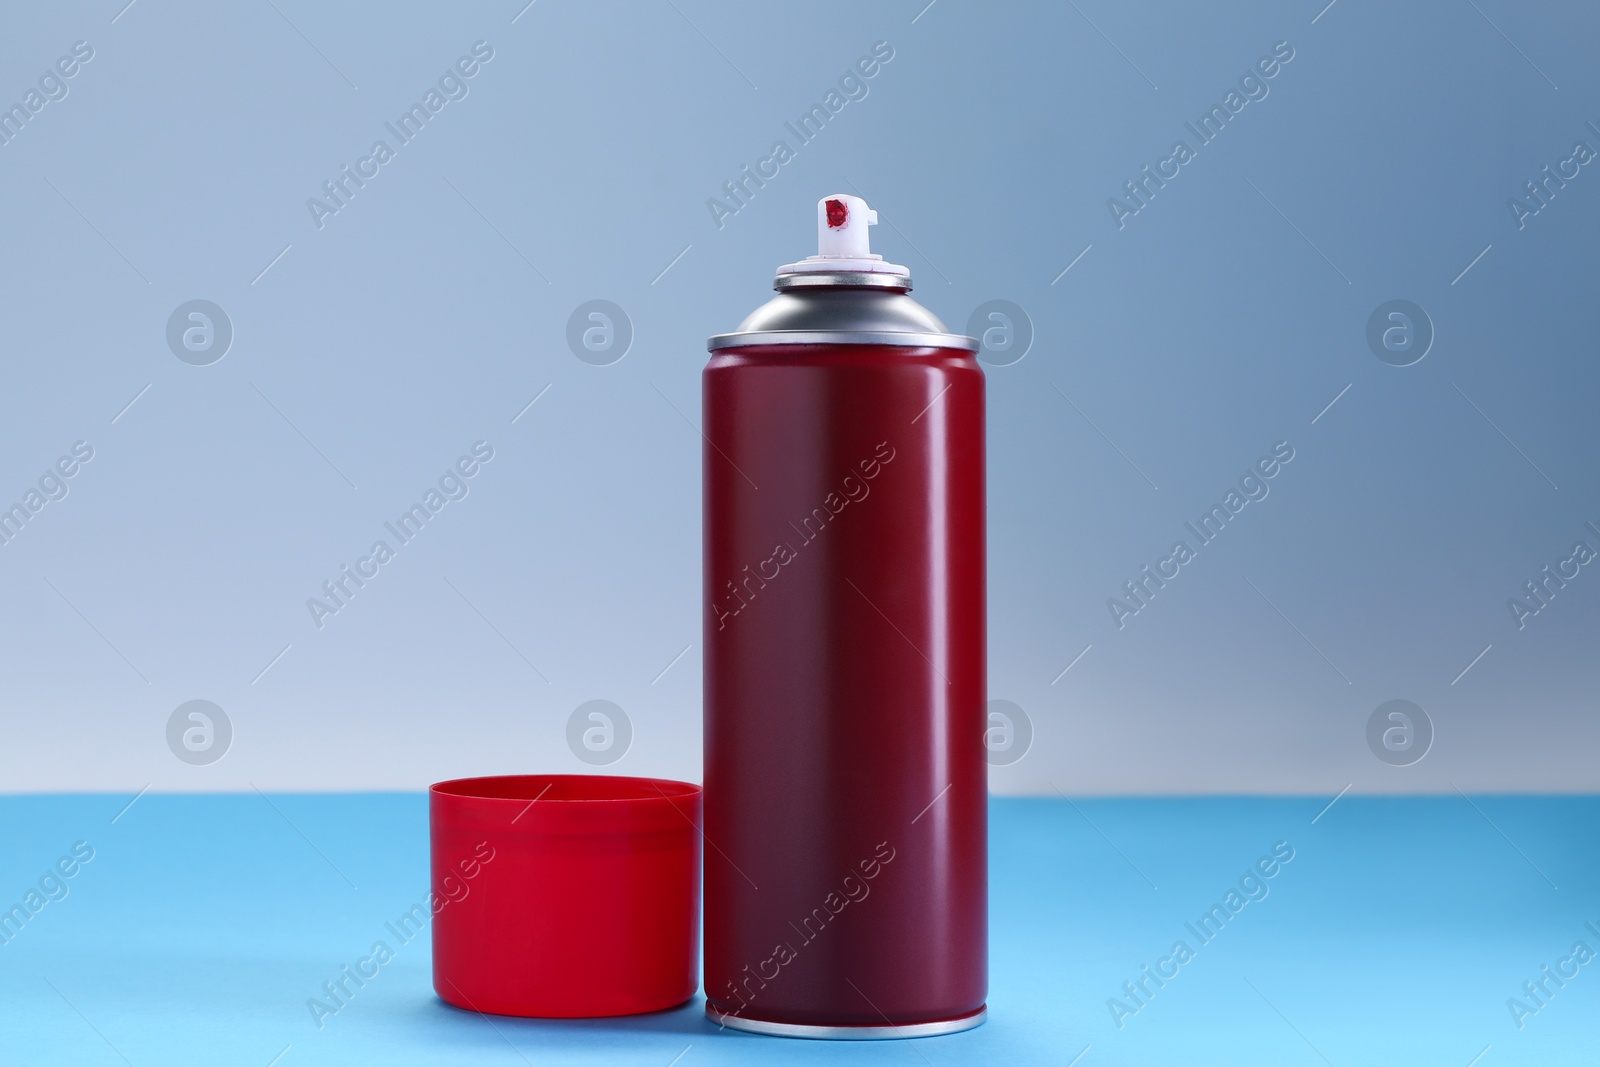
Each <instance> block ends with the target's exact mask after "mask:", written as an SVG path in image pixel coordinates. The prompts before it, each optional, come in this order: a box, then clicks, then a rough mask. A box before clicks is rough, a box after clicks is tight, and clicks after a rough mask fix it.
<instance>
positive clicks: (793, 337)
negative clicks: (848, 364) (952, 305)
mask: <svg viewBox="0 0 1600 1067" xmlns="http://www.w3.org/2000/svg"><path fill="white" fill-rule="evenodd" d="M748 345H898V346H899V347H901V348H959V349H961V350H962V351H965V352H976V351H977V350H978V339H977V338H976V337H966V336H964V335H962V334H958V333H902V332H900V331H898V330H765V331H761V330H756V331H751V332H749V333H719V334H717V335H716V336H714V337H712V338H711V340H710V341H708V342H706V348H708V349H709V350H711V351H712V352H715V351H717V350H718V349H719V348H744V347H746V346H748Z"/></svg>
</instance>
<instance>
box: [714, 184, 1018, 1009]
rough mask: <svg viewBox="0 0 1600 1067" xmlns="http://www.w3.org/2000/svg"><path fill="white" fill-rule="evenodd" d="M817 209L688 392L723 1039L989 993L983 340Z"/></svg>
mask: <svg viewBox="0 0 1600 1067" xmlns="http://www.w3.org/2000/svg"><path fill="white" fill-rule="evenodd" d="M876 222H877V213H876V212H875V211H872V210H871V209H870V208H869V207H868V206H867V204H866V202H865V201H863V200H861V199H860V198H858V197H853V196H842V195H841V196H831V197H827V198H825V199H823V200H822V201H820V202H819V203H818V205H817V230H818V244H819V254H818V255H816V256H812V257H810V258H808V259H806V260H804V261H802V262H800V263H793V264H789V265H787V266H784V267H780V268H779V271H778V276H777V279H776V281H775V282H774V285H773V287H774V288H775V289H776V290H777V291H778V296H777V297H776V298H775V299H773V300H772V301H770V302H769V303H767V304H766V305H765V306H763V307H762V308H760V309H759V310H757V311H756V312H755V313H754V314H752V315H751V316H750V317H749V318H747V319H746V320H745V321H744V323H743V324H742V325H741V326H740V327H739V329H738V331H736V332H734V333H729V334H719V335H717V336H714V337H712V338H711V340H710V343H709V345H708V347H709V348H710V350H711V353H712V357H711V361H710V363H709V364H708V365H707V367H706V369H705V372H704V375H703V379H702V383H703V404H704V407H703V411H704V436H705V448H704V471H703V477H704V506H705V525H704V530H705V534H704V537H705V545H704V550H705V556H704V568H705V569H704V582H705V595H706V605H705V643H704V653H705V824H704V829H705V838H706V841H705V845H706V847H705V852H704V863H705V869H704V874H705V879H704V884H705V985H706V1012H707V1014H708V1015H709V1016H710V1017H711V1018H712V1019H713V1020H714V1021H716V1022H719V1023H721V1024H723V1025H726V1026H731V1027H737V1028H739V1029H743V1030H751V1031H756V1032H759V1033H769V1034H781V1035H785V1036H802V1037H829V1038H893V1037H913V1036H927V1035H931V1034H940V1033H951V1032H954V1031H957V1030H964V1029H967V1028H969V1027H972V1026H976V1025H978V1024H979V1023H980V1022H982V1021H983V1018H984V1015H985V1012H986V1008H985V1005H984V998H985V996H986V993H987V986H988V944H987V915H986V909H987V879H986V849H987V842H986V813H987V763H986V761H985V758H984V749H983V731H984V726H985V716H984V701H985V688H986V681H985V603H984V597H985V569H984V380H983V372H982V371H981V370H980V369H979V366H978V363H977V361H976V358H975V353H976V350H977V347H978V345H977V342H976V341H974V340H973V339H972V338H970V337H963V336H960V335H957V334H952V333H950V332H949V331H948V330H947V329H946V328H945V326H944V325H943V323H941V322H940V321H939V320H938V319H937V318H936V317H935V316H934V315H933V314H932V313H931V312H929V311H928V310H927V309H926V308H924V307H922V306H921V305H920V304H918V303H917V302H916V301H915V300H913V299H912V298H911V297H910V296H908V295H906V294H907V292H908V290H910V288H911V279H910V273H909V271H907V270H906V268H904V267H901V266H898V265H896V264H892V263H886V262H884V260H883V259H882V257H881V256H876V255H873V254H872V253H871V252H870V250H869V245H868V240H867V233H868V230H867V228H868V226H870V225H873V224H875V223H876Z"/></svg>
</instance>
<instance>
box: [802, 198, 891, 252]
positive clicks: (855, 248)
mask: <svg viewBox="0 0 1600 1067" xmlns="http://www.w3.org/2000/svg"><path fill="white" fill-rule="evenodd" d="M877 224H878V213H877V212H876V211H874V210H872V209H871V208H870V207H868V206H867V202H866V201H865V200H863V199H861V198H860V197H859V196H850V195H848V194H846V193H839V194H837V195H835V196H825V197H823V198H822V199H821V200H818V201H817V255H818V256H819V257H822V258H825V259H870V258H872V242H871V239H870V237H869V236H868V233H869V231H868V229H867V227H869V226H876V225H877Z"/></svg>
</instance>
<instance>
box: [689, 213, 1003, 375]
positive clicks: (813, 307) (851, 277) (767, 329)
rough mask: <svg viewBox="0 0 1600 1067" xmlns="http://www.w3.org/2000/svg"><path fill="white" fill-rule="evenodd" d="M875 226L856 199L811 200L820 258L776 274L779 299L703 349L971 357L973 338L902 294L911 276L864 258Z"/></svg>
mask: <svg viewBox="0 0 1600 1067" xmlns="http://www.w3.org/2000/svg"><path fill="white" fill-rule="evenodd" d="M877 221H878V213H877V212H876V211H872V210H871V209H870V208H868V207H867V205H866V201H864V200H862V199H861V198H860V197H854V196H845V195H842V194H841V195H838V196H831V197H824V198H823V199H822V200H820V201H818V203H817V232H818V247H819V253H818V254H817V255H815V256H811V257H808V258H807V259H804V260H802V261H801V262H799V263H790V264H787V265H785V266H783V267H780V268H778V276H777V277H776V278H775V279H774V280H773V283H772V287H773V288H774V289H776V290H777V291H778V295H777V296H776V297H774V298H773V299H772V300H769V301H768V302H767V303H765V304H763V305H762V306H761V307H759V308H757V309H756V310H755V312H754V313H752V314H751V315H750V316H749V317H748V318H746V319H745V320H744V322H742V323H740V324H739V328H738V329H737V330H735V331H734V332H733V333H721V334H716V335H715V336H713V337H712V338H711V339H710V340H709V341H708V342H707V343H706V347H707V348H708V349H710V350H711V351H713V352H715V351H717V350H718V349H722V348H735V347H742V346H746V345H818V344H856V345H900V346H905V347H910V348H957V349H962V350H964V351H968V352H976V351H977V350H978V342H977V340H976V339H974V338H971V337H966V336H964V335H962V334H956V333H951V332H950V331H949V330H948V329H947V328H946V327H945V324H944V323H943V322H940V321H939V318H938V316H936V315H935V314H934V313H933V312H931V311H929V310H928V309H927V308H925V307H923V306H922V305H921V304H919V303H917V302H916V301H915V300H913V299H911V297H909V296H907V295H906V294H907V293H908V292H909V291H910V290H911V272H910V271H908V270H907V269H906V268H905V267H902V266H899V265H898V264H894V263H887V262H885V261H884V260H883V257H882V256H875V255H872V254H871V253H870V252H868V250H867V247H868V246H867V238H866V234H867V227H868V226H871V225H872V224H874V223H876V222H877Z"/></svg>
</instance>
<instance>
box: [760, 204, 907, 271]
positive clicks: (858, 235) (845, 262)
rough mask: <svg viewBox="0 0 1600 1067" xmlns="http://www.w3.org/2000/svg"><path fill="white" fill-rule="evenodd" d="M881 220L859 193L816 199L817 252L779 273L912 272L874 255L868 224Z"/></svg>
mask: <svg viewBox="0 0 1600 1067" xmlns="http://www.w3.org/2000/svg"><path fill="white" fill-rule="evenodd" d="M877 224H878V213H877V212H876V211H874V210H872V209H871V208H870V207H868V206H867V202H866V201H865V200H863V199H861V198H860V197H859V196H851V195H849V194H848V193H838V194H836V195H834V196H825V197H823V198H822V199H821V200H818V201H817V254H816V255H814V256H810V257H808V258H806V259H804V260H802V261H800V262H799V263H789V264H785V265H784V266H782V267H779V268H778V272H779V273H780V274H799V273H812V272H824V271H848V272H868V273H873V274H901V275H907V276H909V275H910V273H911V272H910V271H909V270H907V269H906V268H905V267H902V266H900V265H899V264H897V263H885V262H884V260H883V257H882V256H877V255H873V253H872V242H871V239H870V236H869V231H868V227H870V226H876V225H877Z"/></svg>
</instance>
